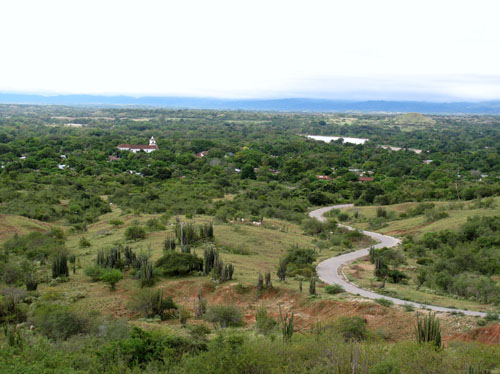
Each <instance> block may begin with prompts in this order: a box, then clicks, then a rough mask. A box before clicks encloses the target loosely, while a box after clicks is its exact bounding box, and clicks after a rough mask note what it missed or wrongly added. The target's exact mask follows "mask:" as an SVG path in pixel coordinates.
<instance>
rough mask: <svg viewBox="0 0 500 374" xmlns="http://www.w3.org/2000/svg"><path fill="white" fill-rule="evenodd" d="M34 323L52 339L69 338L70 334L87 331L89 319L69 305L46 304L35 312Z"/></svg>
mask: <svg viewBox="0 0 500 374" xmlns="http://www.w3.org/2000/svg"><path fill="white" fill-rule="evenodd" d="M32 319H33V323H34V325H35V326H36V327H37V328H39V329H40V332H41V333H42V334H43V335H45V336H47V337H49V338H51V339H62V340H65V339H68V338H69V337H70V336H73V335H76V334H80V333H85V332H87V331H88V329H89V320H88V319H87V318H85V317H83V316H81V315H79V314H77V313H75V312H74V311H72V310H71V309H70V308H69V307H67V306H61V305H56V304H44V305H41V306H39V307H38V308H37V309H36V310H35V312H34V313H33V317H32Z"/></svg>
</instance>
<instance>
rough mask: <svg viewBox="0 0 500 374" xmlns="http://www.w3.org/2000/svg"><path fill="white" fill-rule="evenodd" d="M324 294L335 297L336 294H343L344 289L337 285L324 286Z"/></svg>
mask: <svg viewBox="0 0 500 374" xmlns="http://www.w3.org/2000/svg"><path fill="white" fill-rule="evenodd" d="M325 292H326V293H327V294H330V295H336V294H338V293H342V292H345V290H344V287H342V286H341V285H339V284H329V285H328V286H325Z"/></svg>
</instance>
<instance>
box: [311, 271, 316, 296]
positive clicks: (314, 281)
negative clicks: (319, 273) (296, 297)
mask: <svg viewBox="0 0 500 374" xmlns="http://www.w3.org/2000/svg"><path fill="white" fill-rule="evenodd" d="M309 295H313V296H314V295H316V278H315V277H314V275H311V282H310V283H309Z"/></svg>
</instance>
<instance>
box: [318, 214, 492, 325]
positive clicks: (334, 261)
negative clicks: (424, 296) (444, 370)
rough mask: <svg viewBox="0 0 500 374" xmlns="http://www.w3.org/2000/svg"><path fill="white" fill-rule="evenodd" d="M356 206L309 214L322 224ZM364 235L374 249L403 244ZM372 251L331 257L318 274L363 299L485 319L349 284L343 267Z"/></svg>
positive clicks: (367, 234) (476, 313)
mask: <svg viewBox="0 0 500 374" xmlns="http://www.w3.org/2000/svg"><path fill="white" fill-rule="evenodd" d="M352 206H354V204H341V205H333V206H328V207H324V208H320V209H316V210H313V211H312V212H310V213H309V216H310V217H312V218H316V219H317V220H319V221H321V222H325V221H326V218H325V217H324V216H323V215H324V214H325V213H326V212H328V211H330V210H332V209H341V208H350V207H352ZM340 226H342V227H345V228H347V229H348V230H354V228H352V227H350V226H346V225H340ZM362 233H363V234H364V235H366V236H369V237H371V238H372V239H374V240H376V241H377V242H378V244H376V245H374V246H373V247H374V248H383V247H395V246H397V245H398V244H400V243H401V241H400V240H399V239H396V238H393V237H392V236H388V235H382V234H378V233H376V232H370V231H362ZM369 250H370V247H368V248H363V249H359V250H357V251H354V252H350V253H346V254H344V255H340V256H337V257H331V258H329V259H328V260H325V261H322V262H320V263H319V264H318V266H317V268H316V271H317V273H318V277H319V279H321V280H322V281H323V282H325V283H328V284H338V285H341V286H342V287H344V289H345V290H346V291H347V292H349V293H352V294H357V295H360V296H363V297H367V298H369V299H380V298H383V299H387V300H391V301H392V302H393V303H394V304H398V305H403V304H410V305H413V306H414V307H415V308H426V309H431V310H434V311H436V312H462V313H463V314H466V315H468V316H479V317H485V316H486V313H483V312H475V311H472V310H463V309H452V308H445V307H440V306H435V305H427V304H425V305H424V304H420V303H414V302H412V301H406V300H401V299H396V298H394V297H389V296H384V295H379V294H377V293H375V292H371V291H368V290H365V289H362V288H359V287H358V286H356V285H355V284H353V283H351V282H349V281H348V280H347V278H346V277H345V275H344V273H343V270H342V268H343V266H344V265H347V264H349V263H352V262H354V261H356V260H358V259H360V258H362V257H365V256H367V255H368V251H369Z"/></svg>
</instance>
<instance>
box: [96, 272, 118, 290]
mask: <svg viewBox="0 0 500 374" xmlns="http://www.w3.org/2000/svg"><path fill="white" fill-rule="evenodd" d="M122 279H123V273H122V272H121V270H118V269H105V270H104V272H103V273H102V275H101V281H103V282H105V283H108V284H109V287H110V288H111V290H114V289H115V286H116V284H117V283H118V282H119V281H121V280H122Z"/></svg>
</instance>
